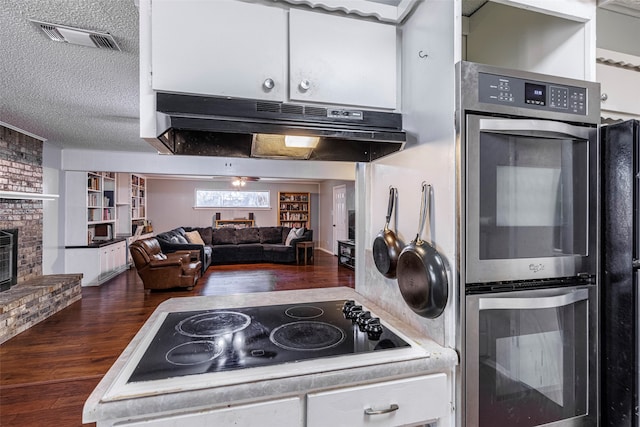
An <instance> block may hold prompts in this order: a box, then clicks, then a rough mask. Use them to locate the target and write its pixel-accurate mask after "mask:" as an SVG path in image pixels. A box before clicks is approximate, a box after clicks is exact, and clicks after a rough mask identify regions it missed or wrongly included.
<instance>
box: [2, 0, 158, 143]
mask: <svg viewBox="0 0 640 427" xmlns="http://www.w3.org/2000/svg"><path fill="white" fill-rule="evenodd" d="M29 19H36V20H39V21H45V22H49V23H54V24H62V25H68V26H72V27H79V28H83V29H88V30H95V31H100V32H108V33H110V34H111V35H112V36H113V37H114V38H115V40H116V42H117V43H118V45H119V46H120V48H121V49H122V51H120V52H118V51H110V50H105V49H97V48H92V47H84V46H77V45H71V44H67V43H61V42H54V41H52V40H50V39H49V38H47V37H46V36H45V34H44V33H43V32H42V31H41V30H39V29H38V28H37V27H36V25H34V24H33V23H32V22H30V21H29ZM0 40H1V41H2V42H1V46H2V48H1V51H0V52H1V53H0V122H4V123H7V124H9V125H11V126H14V127H17V128H20V129H22V130H25V131H27V132H29V133H32V134H35V135H37V136H40V137H43V138H46V139H47V140H48V142H52V143H56V144H58V145H60V146H61V147H64V148H90V149H106V150H117V151H149V152H153V151H154V150H153V149H152V148H151V146H150V145H148V144H147V143H146V142H144V141H143V140H141V139H140V137H139V123H138V119H139V113H138V109H139V108H138V103H139V101H138V9H137V7H136V6H135V4H134V1H133V0H0Z"/></svg>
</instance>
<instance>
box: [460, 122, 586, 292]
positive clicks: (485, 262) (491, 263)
mask: <svg viewBox="0 0 640 427" xmlns="http://www.w3.org/2000/svg"><path fill="white" fill-rule="evenodd" d="M593 136H595V137H596V138H597V132H595V130H593V129H592V128H584V127H577V126H573V125H569V124H566V123H562V122H553V121H548V120H519V119H505V118H486V117H483V116H474V115H469V116H468V117H467V179H466V181H467V191H466V200H467V222H466V224H467V231H466V232H467V242H466V244H467V279H466V281H467V283H478V282H493V281H502V280H527V279H539V278H549V277H566V276H573V275H576V274H578V273H585V272H588V271H585V267H584V266H582V265H580V264H581V262H582V260H583V259H584V258H585V257H587V256H588V255H589V252H590V251H589V236H590V230H589V219H590V212H589V209H590V196H589V192H590V189H595V188H596V187H595V181H593V180H592V179H591V177H590V168H589V164H590V162H591V161H592V160H594V159H595V156H594V157H593V159H592V158H591V157H592V155H591V152H590V150H591V148H592V147H591V145H592V144H591V141H590V140H589V138H590V137H593ZM593 146H594V147H593V148H595V144H593ZM593 172H594V174H593V175H594V177H593V179H595V168H593ZM593 218H595V216H593Z"/></svg>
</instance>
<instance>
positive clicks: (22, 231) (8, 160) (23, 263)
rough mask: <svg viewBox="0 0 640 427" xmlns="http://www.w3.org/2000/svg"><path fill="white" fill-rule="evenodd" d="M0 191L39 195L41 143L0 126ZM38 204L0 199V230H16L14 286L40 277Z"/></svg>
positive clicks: (39, 210)
mask: <svg viewBox="0 0 640 427" xmlns="http://www.w3.org/2000/svg"><path fill="white" fill-rule="evenodd" d="M0 190H3V191H24V192H30V193H42V141H40V140H39V139H36V138H33V137H30V136H27V135H24V134H22V133H20V132H18V131H15V130H13V129H9V128H7V127H4V126H1V125H0ZM42 219H43V213H42V201H41V200H11V199H1V198H0V229H9V228H17V229H18V245H19V246H18V283H22V282H25V281H27V280H29V279H33V278H35V277H38V276H40V275H42Z"/></svg>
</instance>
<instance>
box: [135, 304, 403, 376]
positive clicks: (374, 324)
mask: <svg viewBox="0 0 640 427" xmlns="http://www.w3.org/2000/svg"><path fill="white" fill-rule="evenodd" d="M404 347H409V344H408V343H407V342H405V341H404V340H403V339H402V338H400V337H398V336H397V335H396V334H394V333H393V332H392V331H390V330H389V329H388V328H386V327H382V325H381V324H380V319H377V318H375V317H372V315H371V313H369V312H367V311H363V310H362V307H361V306H359V305H356V304H355V302H354V301H324V302H315V303H309V304H295V305H294V304H287V305H275V306H259V307H242V308H234V309H224V310H202V311H190V312H177V313H169V314H167V316H166V318H165V319H164V321H163V322H162V324H161V325H160V328H159V329H158V332H157V333H156V335H155V337H154V338H153V340H152V342H151V343H150V344H149V346H148V348H147V349H146V351H145V353H144V354H143V356H142V358H141V359H140V362H139V363H138V365H137V366H136V368H135V369H134V371H133V373H132V374H131V377H130V378H129V381H128V382H129V383H133V382H139V381H151V380H158V379H165V378H172V377H179V376H185V375H197V374H203V373H208V372H220V371H228V370H234V369H244V368H252V367H258V366H269V365H276V364H281V363H288V362H297V361H301V360H306V359H315V358H321V357H331V356H341V355H346V354H360V353H368V352H373V351H383V350H385V351H386V350H390V349H394V348H404Z"/></svg>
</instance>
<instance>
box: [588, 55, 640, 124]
mask: <svg viewBox="0 0 640 427" xmlns="http://www.w3.org/2000/svg"><path fill="white" fill-rule="evenodd" d="M637 63H639V64H640V58H637ZM596 74H597V78H598V81H599V82H600V93H602V95H603V101H602V103H601V104H600V109H601V110H602V116H604V117H607V113H606V112H613V113H623V114H628V115H633V116H640V102H638V99H640V70H638V69H627V68H622V67H616V66H615V65H606V64H596ZM605 94H606V96H605ZM614 115H615V114H614Z"/></svg>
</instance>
